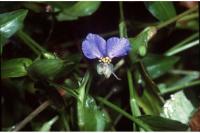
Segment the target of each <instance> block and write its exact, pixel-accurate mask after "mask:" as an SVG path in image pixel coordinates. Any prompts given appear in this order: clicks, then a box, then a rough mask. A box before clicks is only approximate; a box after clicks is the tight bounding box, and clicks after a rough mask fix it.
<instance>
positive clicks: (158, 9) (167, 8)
mask: <svg viewBox="0 0 200 133" xmlns="http://www.w3.org/2000/svg"><path fill="white" fill-rule="evenodd" d="M144 3H145V6H146V8H147V9H148V10H149V12H151V14H152V15H153V16H154V17H156V18H157V19H158V20H160V21H166V20H168V19H170V18H172V17H175V16H176V10H175V8H174V5H173V3H172V2H171V1H153V2H144Z"/></svg>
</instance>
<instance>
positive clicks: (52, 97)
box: [0, 1, 200, 131]
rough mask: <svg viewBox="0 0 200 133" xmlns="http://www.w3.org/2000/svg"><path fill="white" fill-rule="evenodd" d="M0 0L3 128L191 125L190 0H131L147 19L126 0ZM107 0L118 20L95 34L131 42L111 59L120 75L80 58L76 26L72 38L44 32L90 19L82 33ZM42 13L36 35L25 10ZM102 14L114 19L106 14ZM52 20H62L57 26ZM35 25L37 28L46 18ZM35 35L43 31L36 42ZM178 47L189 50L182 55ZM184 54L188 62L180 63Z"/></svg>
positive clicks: (194, 94) (194, 73) (195, 18)
mask: <svg viewBox="0 0 200 133" xmlns="http://www.w3.org/2000/svg"><path fill="white" fill-rule="evenodd" d="M0 4H1V11H2V12H1V13H0V45H1V83H2V90H1V91H2V98H1V107H2V114H1V119H2V130H3V131H19V130H22V131H27V130H28V131H122V130H126V131H187V130H193V129H191V128H190V124H191V123H190V121H191V118H192V116H193V114H194V113H195V112H196V111H199V110H198V107H199V101H200V99H199V98H200V93H199V92H200V91H199V90H198V89H199V88H198V87H200V86H199V85H200V80H199V77H200V72H199V71H198V68H199V65H200V64H199V57H198V55H199V54H200V53H199V50H197V45H198V46H199V37H198V35H199V26H198V23H199V13H198V6H197V5H196V4H194V5H193V6H192V7H191V8H190V9H186V8H183V7H181V5H178V3H173V2H169V1H168V2H159V1H158V2H136V3H134V2H132V4H131V5H134V4H138V5H140V6H141V7H142V10H143V11H144V12H147V19H148V22H146V20H145V19H144V18H143V16H140V17H138V16H137V17H135V18H134V14H132V13H131V12H128V11H127V10H126V8H127V7H128V6H127V5H129V3H128V4H127V3H126V2H123V3H122V2H115V3H107V2H100V1H96V2H91V1H87V2H86V1H81V2H21V3H9V2H0ZM107 4H110V5H109V6H110V8H112V6H115V7H116V6H117V11H118V12H119V13H118V15H117V17H118V20H119V21H118V25H115V27H119V28H118V29H115V31H114V32H111V33H109V32H110V31H108V30H107V31H106V32H105V33H102V36H105V37H111V36H113V35H114V36H120V37H126V38H128V39H129V41H130V43H131V47H132V49H131V51H130V53H129V55H128V56H126V57H123V58H117V59H114V61H113V65H114V71H115V73H116V74H117V75H118V76H119V77H120V78H121V79H122V80H119V81H118V80H117V79H116V78H114V76H111V77H110V78H109V79H105V78H104V77H103V76H100V75H98V74H97V72H96V70H95V69H96V64H97V61H91V60H86V59H85V57H84V55H83V54H82V51H81V50H80V47H81V41H82V40H83V38H80V37H79V36H78V34H73V35H77V36H76V37H75V38H76V39H77V38H78V40H75V41H74V40H73V41H72V40H70V39H69V38H67V39H69V40H65V41H63V40H62V39H61V40H59V41H57V42H56V41H55V40H56V39H57V38H59V35H58V36H57V35H56V37H55V38H54V39H51V36H52V34H53V33H54V31H56V33H61V34H62V33H64V32H63V30H69V34H70V32H75V29H72V31H70V28H69V27H70V26H73V24H74V25H81V27H82V28H80V27H77V29H78V28H80V29H79V31H81V30H82V29H83V30H84V29H87V27H92V28H88V30H89V33H95V32H96V31H95V28H94V27H95V25H96V24H95V23H93V20H92V19H93V18H94V16H95V14H96V13H98V11H99V10H102V9H103V8H104V6H106V5H107ZM130 7H131V6H130ZM110 10H112V9H110ZM102 12H103V11H102ZM102 12H100V13H102ZM114 12H115V11H114ZM136 12H137V11H136ZM103 13H104V14H103V16H106V13H105V12H103ZM111 13H113V12H112V11H111ZM44 14H45V15H46V16H47V18H46V19H47V20H48V21H51V28H50V30H48V31H49V32H45V37H43V36H40V35H37V34H40V30H41V29H39V30H35V29H34V28H33V25H34V24H35V22H36V23H37V24H39V22H37V21H39V20H33V19H32V18H31V17H33V18H34V15H35V16H42V15H44ZM127 14H128V15H127ZM99 16H101V15H99ZM99 16H98V17H99ZM126 16H131V17H132V16H133V18H134V20H133V19H129V18H126ZM137 18H139V19H138V20H137ZM140 18H141V19H140ZM100 19H104V18H103V17H102V18H100ZM79 20H83V21H84V22H85V23H81V22H82V21H80V22H79ZM105 20H106V21H108V22H109V23H110V24H111V25H113V24H115V23H116V22H114V21H113V20H112V18H110V19H108V20H107V19H105ZM32 21H34V22H32ZM78 22H79V23H78ZM86 22H87V23H86ZM55 23H56V24H57V25H59V24H60V25H65V24H69V25H70V26H68V29H67V28H66V29H59V26H57V27H56V26H55ZM99 23H101V21H99ZM42 26H44V29H45V26H46V24H45V23H42ZM104 26H105V25H102V28H104ZM132 27H134V28H132ZM93 28H94V29H93ZM42 30H43V29H42ZM73 30H74V31H73ZM88 30H86V31H84V32H83V33H84V36H83V37H85V36H86V35H87V32H88ZM177 31H179V32H177ZM175 32H176V34H174V33H175ZM183 32H184V33H185V32H187V34H184V35H182V33H183ZM71 34H72V33H71ZM54 36H55V35H54ZM172 36H175V37H172ZM41 38H42V39H43V40H45V39H44V38H47V39H46V41H43V42H42V41H41V40H40V39H41ZM49 39H51V41H49ZM36 40H37V41H36ZM166 40H171V44H166V43H165V41H166ZM54 41H55V42H56V43H55V42H54ZM52 44H53V45H54V46H52ZM54 47H57V48H58V49H57V50H55V49H54ZM61 47H62V48H63V49H64V50H63V49H61ZM193 47H194V48H193ZM59 48H60V49H59ZM193 52H194V53H197V54H193ZM63 53H64V54H63ZM187 53H189V54H187ZM185 54H186V56H190V57H188V58H187V59H185V58H186V56H184V55H185ZM188 59H189V60H192V62H194V63H193V64H190V63H191V61H190V63H188ZM185 60H186V61H185ZM188 65H189V67H188Z"/></svg>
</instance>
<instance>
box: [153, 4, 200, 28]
mask: <svg viewBox="0 0 200 133" xmlns="http://www.w3.org/2000/svg"><path fill="white" fill-rule="evenodd" d="M197 9H198V6H195V7H193V8H191V9H189V10H187V11H185V12H183V13H181V14H179V15H177V16H176V17H174V18H171V19H169V20H167V21H165V22H163V23H161V24H159V25H157V26H156V27H157V29H158V30H159V29H161V28H163V27H166V26H167V25H169V24H171V23H174V22H175V21H177V20H179V19H180V18H182V17H183V16H185V15H187V14H189V13H192V12H193V11H196V10H197Z"/></svg>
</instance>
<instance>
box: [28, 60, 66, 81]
mask: <svg viewBox="0 0 200 133" xmlns="http://www.w3.org/2000/svg"><path fill="white" fill-rule="evenodd" d="M63 67H64V64H63V61H62V60H60V59H41V60H36V61H34V62H33V64H32V65H31V66H30V67H29V68H28V73H29V75H30V76H31V77H32V78H33V79H37V80H39V79H47V78H50V79H51V78H54V77H55V76H56V75H57V74H58V73H59V72H60V71H61V70H62V68H63Z"/></svg>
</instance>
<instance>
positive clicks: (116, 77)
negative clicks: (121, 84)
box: [112, 72, 122, 80]
mask: <svg viewBox="0 0 200 133" xmlns="http://www.w3.org/2000/svg"><path fill="white" fill-rule="evenodd" d="M112 74H113V76H114V77H115V78H116V79H117V80H122V79H120V78H119V77H117V75H116V74H115V73H114V72H112Z"/></svg>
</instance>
